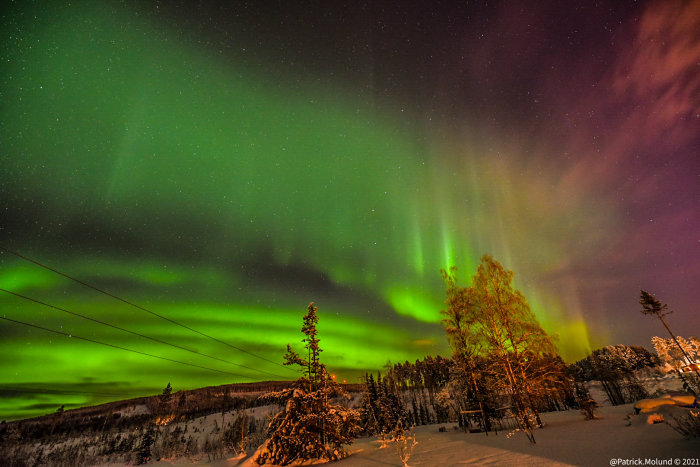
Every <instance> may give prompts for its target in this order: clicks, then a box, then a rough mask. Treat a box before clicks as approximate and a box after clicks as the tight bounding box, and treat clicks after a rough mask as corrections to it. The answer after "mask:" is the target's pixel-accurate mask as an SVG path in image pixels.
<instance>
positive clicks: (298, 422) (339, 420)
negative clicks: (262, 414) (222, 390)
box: [255, 303, 360, 465]
mask: <svg viewBox="0 0 700 467" xmlns="http://www.w3.org/2000/svg"><path fill="white" fill-rule="evenodd" d="M316 310H317V308H316V307H315V306H314V304H313V303H311V304H309V306H308V308H307V313H306V315H305V316H304V325H303V326H302V328H301V331H302V333H303V334H304V335H305V336H306V338H305V339H303V341H302V342H305V345H304V347H305V349H306V354H307V355H306V358H302V357H301V356H300V355H299V354H298V353H296V352H295V351H294V350H293V349H292V348H291V346H290V345H287V353H286V354H285V356H284V358H285V364H286V365H298V366H299V367H300V368H301V370H302V371H303V373H304V374H305V376H303V377H301V378H299V379H298V380H297V381H296V383H295V384H294V386H293V387H291V388H289V389H285V390H282V391H279V392H273V393H270V394H267V395H265V396H263V399H265V400H266V401H267V402H273V403H277V404H280V405H282V404H284V408H283V409H282V411H280V412H279V413H278V414H277V415H275V416H274V417H273V418H272V420H271V421H270V425H269V426H268V439H267V440H266V441H265V444H264V445H263V447H262V449H261V450H260V453H259V454H258V457H257V458H256V459H255V461H256V462H257V463H258V464H259V465H263V464H275V465H289V464H291V463H292V462H295V461H302V462H303V461H305V460H310V459H327V460H329V461H334V460H338V459H342V458H343V457H345V456H346V455H347V454H346V452H345V450H344V449H343V446H344V445H346V444H350V443H352V441H353V440H354V439H355V437H356V436H357V434H358V433H359V431H360V427H359V425H358V421H359V413H358V412H357V411H356V410H351V409H346V408H345V407H343V406H341V405H337V404H334V403H333V401H334V400H336V399H339V398H346V399H347V398H348V394H347V393H346V392H345V391H344V390H343V389H342V388H341V387H340V385H338V384H337V383H336V382H335V381H333V380H332V379H331V378H330V377H329V375H328V373H327V372H326V368H325V366H324V365H323V364H322V363H321V362H320V359H319V354H320V353H321V351H322V349H321V348H320V347H319V339H318V337H317V335H318V331H317V329H316V324H317V323H318V316H317V315H316Z"/></svg>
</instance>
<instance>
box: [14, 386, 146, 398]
mask: <svg viewBox="0 0 700 467" xmlns="http://www.w3.org/2000/svg"><path fill="white" fill-rule="evenodd" d="M2 392H15V393H18V394H60V395H65V396H70V395H73V394H78V395H88V396H105V397H112V396H115V397H137V396H134V394H127V393H120V392H92V391H73V390H70V389H50V388H24V387H19V386H15V387H11V388H9V387H6V386H0V393H2Z"/></svg>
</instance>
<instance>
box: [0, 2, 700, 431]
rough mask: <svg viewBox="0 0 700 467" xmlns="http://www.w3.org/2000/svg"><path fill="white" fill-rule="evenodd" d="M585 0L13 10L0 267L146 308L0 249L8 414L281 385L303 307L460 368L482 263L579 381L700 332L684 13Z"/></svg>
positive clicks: (355, 344)
mask: <svg viewBox="0 0 700 467" xmlns="http://www.w3.org/2000/svg"><path fill="white" fill-rule="evenodd" d="M533 3H536V5H533ZM592 3H593V2H587V1H573V2H558V1H540V2H526V1H513V2H489V3H488V4H487V3H485V2H453V1H436V2H411V1H407V2H369V1H361V2H349V3H347V4H343V5H339V4H336V2H302V4H299V3H298V2H239V1H234V2H215V1H199V2H136V1H133V2H129V1H126V2H117V1H106V0H99V1H89V2H88V1H78V2H70V3H68V2H12V3H10V4H8V5H4V6H3V7H2V10H1V16H0V21H1V23H2V24H1V27H0V30H2V31H3V33H2V34H3V39H2V43H1V44H0V60H1V63H2V66H1V67H0V102H2V105H1V106H0V141H1V142H2V148H3V149H2V151H1V152H0V164H1V167H2V171H1V172H0V210H1V212H2V215H1V216H0V246H2V247H4V248H6V249H9V250H11V251H13V252H18V253H20V254H22V255H24V256H26V257H27V258H31V259H33V260H36V261H38V262H40V263H42V264H44V265H47V266H49V267H50V268H53V269H55V270H58V271H60V272H63V273H64V274H67V275H69V276H71V277H74V278H77V279H79V280H80V281H83V282H85V283H87V284H90V285H92V286H94V287H96V288H98V289H100V290H104V291H108V292H109V293H111V294H113V295H115V296H117V297H119V298H122V299H124V300H127V301H129V302H131V303H133V304H137V305H138V306H140V307H141V308H137V307H134V306H131V305H130V304H128V303H125V302H123V301H119V300H117V299H115V298H113V297H110V296H108V295H105V294H103V293H100V292H98V291H96V290H94V289H91V288H88V287H85V286H84V285H81V284H80V283H78V282H76V281H73V280H70V279H69V278H66V277H65V276H61V275H59V274H56V273H55V272H52V271H50V270H48V269H45V268H42V267H40V266H39V265H37V264H34V263H31V262H29V261H26V260H24V259H22V258H20V257H18V256H16V255H14V254H12V253H10V252H8V251H7V250H0V288H2V289H3V290H4V291H2V292H0V307H1V310H2V311H1V313H2V316H1V317H3V318H4V319H3V320H0V338H1V340H0V351H1V352H2V354H3V359H2V362H3V363H2V371H1V372H0V418H3V419H12V418H18V417H24V416H30V415H36V414H40V413H45V412H52V411H55V409H56V408H58V407H59V406H60V405H62V404H65V405H66V408H70V407H75V406H80V405H84V404H92V403H97V402H103V401H107V400H113V399H121V398H125V397H129V396H138V395H144V394H153V393H157V392H160V390H161V389H162V388H163V387H164V386H165V385H166V384H167V383H168V382H171V384H172V386H173V387H174V388H175V390H177V389H190V388H196V387H201V386H207V385H216V384H225V383H229V382H247V381H259V380H269V379H285V378H287V379H288V378H294V377H295V372H293V371H291V370H290V369H289V368H288V367H282V366H280V365H279V364H280V363H281V362H282V355H283V353H284V350H285V346H286V344H287V343H288V342H289V343H292V344H293V345H296V346H297V348H300V347H301V345H302V344H301V342H300V341H301V338H302V337H303V336H302V335H301V334H300V332H299V329H300V327H301V318H302V316H303V314H304V311H305V308H306V306H307V305H308V303H309V302H311V301H314V302H315V303H316V304H317V305H318V306H319V316H320V322H319V336H320V338H321V346H322V347H323V348H324V352H323V354H322V357H323V359H324V361H325V363H326V364H327V365H328V367H329V368H330V370H331V371H332V372H334V373H336V374H337V375H338V378H339V379H347V380H348V381H356V380H357V377H358V375H359V374H360V372H362V371H363V370H370V371H377V370H379V369H381V368H382V367H383V366H384V365H385V364H386V363H387V362H400V361H405V360H415V359H416V358H422V357H423V356H425V355H427V354H433V355H434V354H438V353H440V354H443V355H449V349H448V348H447V343H446V341H445V338H444V333H443V331H442V328H441V326H440V324H439V321H440V314H439V311H440V310H441V309H442V308H443V299H444V286H443V284H442V282H441V279H440V273H439V271H440V269H441V268H447V267H449V266H451V265H455V266H457V267H458V268H459V271H460V272H459V276H460V278H461V280H462V283H463V284H465V285H466V284H468V283H469V279H470V277H471V276H472V275H473V274H474V272H475V268H476V265H477V264H478V262H479V258H480V257H481V255H482V254H484V253H489V254H491V255H493V256H494V257H495V258H496V259H498V260H499V261H500V262H502V263H503V264H504V265H505V266H506V267H507V268H509V269H512V270H513V271H514V273H515V286H516V287H517V288H519V289H520V290H522V291H523V293H524V294H525V295H526V297H527V298H528V300H529V302H530V305H531V306H532V308H533V310H534V311H535V313H536V314H537V316H538V318H539V319H540V321H541V323H542V325H543V327H544V328H545V329H546V330H547V331H548V332H550V333H551V334H553V335H556V336H557V338H558V347H559V350H560V352H561V353H562V355H563V356H564V358H565V359H567V360H569V361H572V360H575V359H578V358H582V357H584V356H585V355H586V353H587V352H588V351H590V350H591V349H594V348H597V347H600V346H603V345H608V344H619V343H623V344H630V345H644V346H646V347H648V348H649V347H650V339H651V337H652V336H653V335H662V334H663V328H662V327H661V325H660V323H658V321H654V320H652V319H651V318H647V317H645V316H643V315H642V314H641V313H640V312H639V310H640V306H639V305H638V296H639V290H640V289H642V288H643V289H645V290H649V291H652V292H654V293H656V294H657V296H658V298H659V299H661V301H663V302H666V303H668V304H669V307H670V308H671V309H673V310H675V313H674V314H673V315H672V316H671V317H670V319H669V322H670V324H671V326H672V328H673V329H674V330H676V332H677V333H678V334H680V335H693V334H694V335H698V331H699V330H700V315H699V314H698V310H697V284H698V279H700V178H699V177H700V157H699V149H700V146H699V143H700V131H698V129H699V128H698V127H699V124H700V109H699V108H698V107H699V103H700V70H699V69H698V66H699V65H698V64H699V63H700V2H698V1H686V2H680V1H663V2H644V1H642V2H632V1H624V2H620V1H612V0H609V1H601V2H596V3H595V4H592ZM10 292H12V293H10ZM17 294H19V295H21V296H18V295H17ZM38 302H41V303H38ZM71 313H73V314H71ZM76 314H79V315H82V316H84V317H87V318H90V319H92V321H90V320H88V319H86V318H84V317H81V316H77V315H76ZM11 320H12V321H11ZM96 321H100V322H101V323H106V324H100V323H97V322H96ZM20 322H24V323H28V324H31V325H33V326H35V327H30V326H27V325H26V324H21V323H20ZM108 325H109V326H108ZM110 326H111V327H110ZM50 330H53V331H57V332H52V331H50ZM193 330H194V331H193ZM195 331H196V332H195ZM59 333H63V334H59ZM137 334H141V335H137ZM69 336H73V337H69ZM94 341H97V342H101V343H102V344H98V343H96V342H94ZM104 344H108V345H104ZM109 345H111V346H112V347H110V346H109ZM176 346H178V347H176ZM116 347H121V348H120V349H118V348H116ZM124 349H130V350H134V351H138V352H142V353H141V354H137V353H134V352H130V351H128V350H124ZM143 353H148V354H149V355H143ZM156 357H161V358H156ZM163 358H166V359H170V360H163ZM172 360H176V362H174V361H172Z"/></svg>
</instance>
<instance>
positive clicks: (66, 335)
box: [0, 316, 254, 379]
mask: <svg viewBox="0 0 700 467" xmlns="http://www.w3.org/2000/svg"><path fill="white" fill-rule="evenodd" d="M0 319H4V320H5V321H10V322H12V323H17V324H22V325H24V326H28V327H32V328H36V329H41V330H42V331H47V332H52V333H54V334H59V335H61V336H65V337H68V338H70V339H79V340H81V341H86V342H92V343H93V344H100V345H104V346H107V347H112V348H114V349H119V350H124V351H126V352H132V353H136V354H139V355H144V356H146V357H151V358H158V359H160V360H165V361H168V362H172V363H179V364H180V365H187V366H191V367H194V368H200V369H202V370H208V371H214V372H216V373H223V374H226V375H232V376H238V377H240V378H246V379H254V378H251V377H250V376H245V375H240V374H238V373H232V372H230V371H224V370H217V369H215V368H209V367H206V366H201V365H196V364H194V363H187V362H181V361H180V360H174V359H172V358H168V357H161V356H160V355H153V354H150V353H146V352H141V351H140V350H134V349H129V348H127V347H121V346H119V345H115V344H109V343H107V342H102V341H98V340H95V339H89V338H87V337H80V336H76V335H75V334H69V333H67V332H63V331H57V330H55V329H49V328H45V327H43V326H38V325H36V324H31V323H25V322H24V321H19V320H16V319H12V318H8V317H6V316H0Z"/></svg>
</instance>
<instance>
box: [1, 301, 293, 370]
mask: <svg viewBox="0 0 700 467" xmlns="http://www.w3.org/2000/svg"><path fill="white" fill-rule="evenodd" d="M0 291H2V292H6V293H8V294H11V295H14V296H15V297H19V298H22V299H24V300H28V301H30V302H33V303H37V304H39V305H43V306H45V307H48V308H52V309H54V310H58V311H61V312H63V313H68V314H69V315H73V316H78V317H80V318H83V319H86V320H88V321H92V322H93V323H97V324H101V325H103V326H107V327H110V328H113V329H117V330H119V331H122V332H126V333H129V334H133V335H134V336H138V337H142V338H144V339H148V340H151V341H153V342H158V343H160V344H165V345H169V346H170V347H175V348H177V349H181V350H184V351H187V352H190V353H193V354H196V355H201V356H203V357H207V358H211V359H213V360H218V361H220V362H224V363H228V364H230V365H235V366H239V367H241V368H245V369H246V370H252V371H257V372H259V373H265V374H268V375H271V376H276V377H278V378H284V376H281V375H277V374H275V373H270V372H269V371H265V370H259V369H256V368H251V367H248V366H245V365H241V364H240V363H235V362H232V361H229V360H225V359H223V358H219V357H214V356H213V355H208V354H205V353H202V352H199V351H197V350H193V349H189V348H187V347H183V346H181V345H178V344H173V343H170V342H167V341H164V340H162V339H158V338H157V337H152V336H148V335H146V334H141V333H138V332H136V331H131V330H129V329H125V328H122V327H120V326H117V325H114V324H110V323H106V322H104V321H100V320H99V319H95V318H91V317H89V316H85V315H81V314H80V313H76V312H73V311H70V310H66V309H65V308H61V307H58V306H55V305H51V304H49V303H46V302H42V301H41V300H37V299H34V298H31V297H27V296H26V295H22V294H19V293H17V292H12V291H11V290H7V289H3V288H0Z"/></svg>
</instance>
